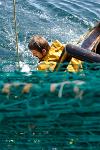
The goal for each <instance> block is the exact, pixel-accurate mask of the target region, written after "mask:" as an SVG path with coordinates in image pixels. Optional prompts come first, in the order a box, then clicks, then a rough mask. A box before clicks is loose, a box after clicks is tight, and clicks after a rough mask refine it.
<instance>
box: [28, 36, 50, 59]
mask: <svg viewBox="0 0 100 150" xmlns="http://www.w3.org/2000/svg"><path fill="white" fill-rule="evenodd" d="M28 48H29V49H30V51H31V52H32V54H33V56H36V57H38V58H39V59H40V60H41V59H42V58H43V57H44V56H46V55H47V53H48V51H49V49H50V46H49V43H48V41H47V40H46V39H45V38H44V37H41V36H38V35H36V36H33V37H32V38H31V40H30V42H29V44H28Z"/></svg>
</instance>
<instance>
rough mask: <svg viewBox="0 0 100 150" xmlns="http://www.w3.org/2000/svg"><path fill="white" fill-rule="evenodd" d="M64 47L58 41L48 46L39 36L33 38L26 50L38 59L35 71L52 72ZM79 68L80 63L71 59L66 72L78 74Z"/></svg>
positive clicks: (80, 66)
mask: <svg viewBox="0 0 100 150" xmlns="http://www.w3.org/2000/svg"><path fill="white" fill-rule="evenodd" d="M64 47H65V45H63V44H62V43H60V42H59V41H58V40H55V41H53V42H52V44H51V45H49V43H48V41H47V40H46V39H45V38H44V37H42V36H39V35H36V36H33V37H32V38H31V40H30V42H29V44H28V48H29V50H30V51H31V52H32V55H33V56H35V57H38V59H39V64H38V66H37V70H40V71H47V70H50V71H54V69H55V66H56V65H57V62H58V61H59V58H60V56H61V54H62V51H63V50H64ZM81 68H82V61H80V60H78V59H76V58H72V59H71V61H70V62H69V64H68V66H67V68H66V71H69V72H78V71H80V70H81Z"/></svg>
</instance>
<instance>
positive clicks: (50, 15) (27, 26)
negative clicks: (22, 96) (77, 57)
mask: <svg viewBox="0 0 100 150" xmlns="http://www.w3.org/2000/svg"><path fill="white" fill-rule="evenodd" d="M13 11H14V10H13V0H0V22H1V23H0V62H1V63H3V62H5V61H13V62H16V46H15V32H14V19H13V13H14V12H13ZM99 20H100V1H99V0H95V1H94V0H82V1H80V0H56V1H54V0H44V1H42V0H24V1H22V0H16V21H17V32H18V44H19V53H20V55H21V56H20V61H22V62H24V63H26V62H27V63H31V62H32V66H33V67H32V69H33V70H34V69H35V68H36V62H37V60H36V59H35V58H32V56H31V54H30V52H29V51H28V48H27V44H28V42H29V39H30V38H31V36H32V35H35V34H39V35H42V36H44V37H45V38H46V39H47V40H48V41H49V42H52V41H53V40H55V39H58V40H60V41H61V42H62V43H71V42H72V41H75V40H77V39H79V37H80V36H81V35H82V34H84V33H85V32H86V31H88V29H89V28H91V27H92V26H93V25H94V24H95V23H96V22H97V21H99ZM8 68H9V67H8ZM10 69H11V68H9V69H8V71H9V70H10Z"/></svg>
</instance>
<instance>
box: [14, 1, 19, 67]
mask: <svg viewBox="0 0 100 150" xmlns="http://www.w3.org/2000/svg"><path fill="white" fill-rule="evenodd" d="M13 14H14V29H15V41H16V50H17V61H18V68H20V64H19V48H18V32H17V22H16V0H13Z"/></svg>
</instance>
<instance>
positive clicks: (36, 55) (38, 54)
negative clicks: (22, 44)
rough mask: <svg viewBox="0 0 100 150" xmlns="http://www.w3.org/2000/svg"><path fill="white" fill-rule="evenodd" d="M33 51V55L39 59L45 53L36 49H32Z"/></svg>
mask: <svg viewBox="0 0 100 150" xmlns="http://www.w3.org/2000/svg"><path fill="white" fill-rule="evenodd" d="M31 52H32V55H33V56H35V57H38V58H39V59H41V58H42V57H43V54H42V53H40V52H39V51H37V50H35V49H34V50H31Z"/></svg>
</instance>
